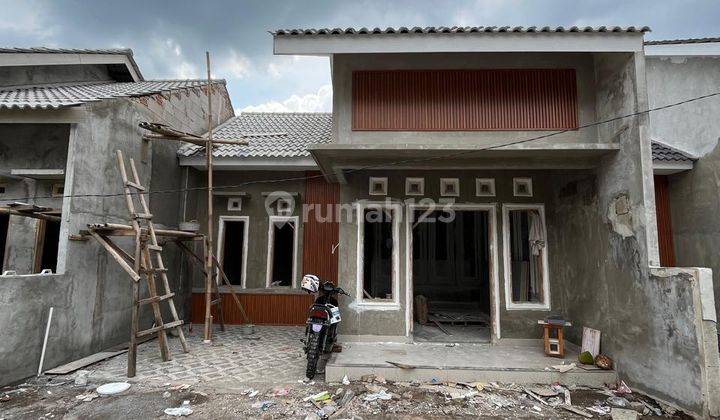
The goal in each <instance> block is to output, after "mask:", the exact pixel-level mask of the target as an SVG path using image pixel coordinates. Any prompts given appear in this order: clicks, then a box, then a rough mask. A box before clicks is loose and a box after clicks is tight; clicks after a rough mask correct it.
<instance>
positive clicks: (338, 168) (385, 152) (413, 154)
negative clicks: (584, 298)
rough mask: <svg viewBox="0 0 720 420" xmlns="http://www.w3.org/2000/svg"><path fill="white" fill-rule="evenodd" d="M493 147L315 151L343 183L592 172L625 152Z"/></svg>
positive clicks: (588, 147)
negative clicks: (418, 176) (491, 172)
mask: <svg viewBox="0 0 720 420" xmlns="http://www.w3.org/2000/svg"><path fill="white" fill-rule="evenodd" d="M488 146H489V145H482V144H479V145H477V146H475V147H473V146H470V147H468V146H458V145H448V144H444V145H440V144H438V145H432V146H428V145H417V144H393V145H387V146H378V145H376V144H372V145H363V144H317V145H312V146H311V147H310V149H309V150H310V153H311V154H312V156H313V158H314V159H315V161H316V162H317V164H318V166H319V168H320V170H321V171H322V172H323V174H324V175H325V177H326V178H327V179H328V180H330V181H333V182H341V183H343V182H345V181H344V172H345V171H347V170H360V169H427V170H433V169H592V168H596V167H597V166H598V165H599V164H600V161H601V159H600V158H601V157H602V156H605V155H608V154H611V153H615V152H617V151H618V150H619V148H620V146H619V145H617V144H607V143H576V144H563V145H559V146H553V145H551V146H548V145H516V146H502V147H497V148H493V149H488V148H487V147H488Z"/></svg>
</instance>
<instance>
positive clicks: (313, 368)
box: [305, 333, 321, 379]
mask: <svg viewBox="0 0 720 420" xmlns="http://www.w3.org/2000/svg"><path fill="white" fill-rule="evenodd" d="M320 338H321V337H320V334H315V333H310V334H309V335H308V338H307V369H305V376H307V378H308V379H312V378H314V377H315V374H316V373H317V364H318V360H319V359H320Z"/></svg>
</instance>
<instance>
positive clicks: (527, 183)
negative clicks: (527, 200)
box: [513, 178, 533, 197]
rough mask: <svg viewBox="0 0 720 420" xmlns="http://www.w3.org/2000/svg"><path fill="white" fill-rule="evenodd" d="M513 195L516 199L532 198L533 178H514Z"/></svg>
mask: <svg viewBox="0 0 720 420" xmlns="http://www.w3.org/2000/svg"><path fill="white" fill-rule="evenodd" d="M513 195H514V196H515V197H532V196H533V187H532V178H513Z"/></svg>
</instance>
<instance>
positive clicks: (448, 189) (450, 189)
mask: <svg viewBox="0 0 720 420" xmlns="http://www.w3.org/2000/svg"><path fill="white" fill-rule="evenodd" d="M440 195H441V196H443V197H457V196H459V195H460V179H459V178H440Z"/></svg>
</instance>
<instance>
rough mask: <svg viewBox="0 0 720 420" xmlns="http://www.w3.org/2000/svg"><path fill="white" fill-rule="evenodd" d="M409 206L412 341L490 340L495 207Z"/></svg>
mask: <svg viewBox="0 0 720 420" xmlns="http://www.w3.org/2000/svg"><path fill="white" fill-rule="evenodd" d="M411 211H412V212H413V213H412V216H413V217H412V220H411V222H412V226H411V229H412V232H411V240H412V256H411V258H412V261H411V263H412V299H413V312H414V313H413V338H414V341H416V342H489V341H490V340H491V326H492V322H491V321H492V318H493V317H492V315H491V314H492V307H493V306H492V304H491V302H492V295H493V293H492V289H491V281H490V279H491V267H492V264H493V262H492V258H491V257H492V255H491V248H490V243H491V241H490V239H491V229H492V226H493V225H494V223H492V221H491V212H490V211H487V210H477V209H462V208H458V209H452V210H450V209H443V210H417V209H416V210H411Z"/></svg>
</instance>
